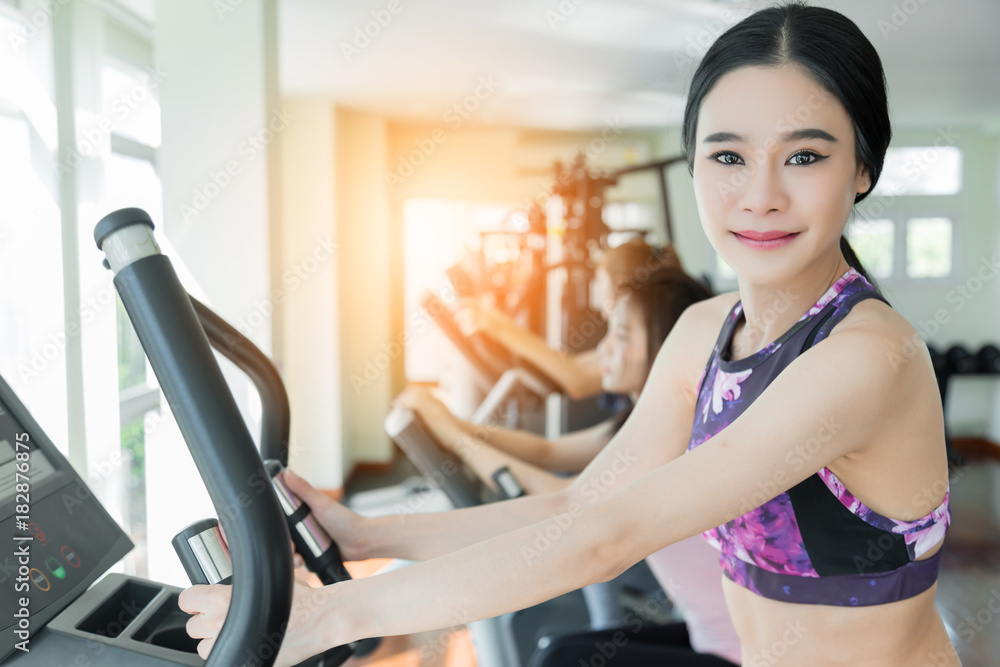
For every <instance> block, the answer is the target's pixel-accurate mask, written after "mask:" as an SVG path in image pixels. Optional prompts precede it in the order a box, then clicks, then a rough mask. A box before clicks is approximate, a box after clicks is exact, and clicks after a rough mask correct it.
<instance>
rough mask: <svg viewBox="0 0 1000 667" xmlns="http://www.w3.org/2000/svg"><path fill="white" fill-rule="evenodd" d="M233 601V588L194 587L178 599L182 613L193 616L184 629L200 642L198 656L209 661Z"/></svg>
mask: <svg viewBox="0 0 1000 667" xmlns="http://www.w3.org/2000/svg"><path fill="white" fill-rule="evenodd" d="M231 599H232V587H231V586H222V585H215V586H192V587H191V588H188V589H187V590H185V591H182V592H181V594H180V595H179V596H178V598H177V606H179V607H180V608H181V610H182V611H184V612H186V613H188V614H192V616H191V618H189V619H188V622H187V623H186V624H185V627H184V629H185V630H186V631H187V633H188V636H190V637H192V638H193V639H201V640H202V641H200V642H198V655H200V656H201V657H202V658H204V659H207V658H208V654H209V652H211V650H212V647H213V646H215V638H216V637H218V636H219V633H220V632H222V625H223V623H225V622H226V614H227V613H228V612H229V602H230V600H231Z"/></svg>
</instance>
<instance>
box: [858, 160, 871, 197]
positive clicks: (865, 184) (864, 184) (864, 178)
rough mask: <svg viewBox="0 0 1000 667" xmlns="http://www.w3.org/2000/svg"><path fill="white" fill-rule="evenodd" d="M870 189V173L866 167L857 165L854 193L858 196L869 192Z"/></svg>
mask: <svg viewBox="0 0 1000 667" xmlns="http://www.w3.org/2000/svg"><path fill="white" fill-rule="evenodd" d="M871 187H872V175H871V172H870V171H869V170H868V167H866V166H865V165H863V164H859V165H858V173H857V175H856V176H855V177H854V191H855V192H856V193H858V195H863V194H865V193H866V192H868V191H869V190H871Z"/></svg>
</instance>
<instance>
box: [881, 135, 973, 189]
mask: <svg viewBox="0 0 1000 667" xmlns="http://www.w3.org/2000/svg"><path fill="white" fill-rule="evenodd" d="M961 189H962V151H961V150H959V149H958V148H956V147H955V146H911V147H906V148H890V149H889V150H887V151H886V153H885V164H884V165H883V168H882V174H881V175H880V176H879V181H878V184H877V185H876V186H875V189H874V190H873V191H872V194H871V196H875V197H878V196H880V195H889V196H892V197H899V196H904V195H953V194H957V193H958V192H960V191H961Z"/></svg>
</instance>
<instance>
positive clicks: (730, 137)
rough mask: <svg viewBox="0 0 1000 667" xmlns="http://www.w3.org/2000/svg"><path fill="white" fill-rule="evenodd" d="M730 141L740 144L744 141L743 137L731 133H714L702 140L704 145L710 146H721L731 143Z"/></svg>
mask: <svg viewBox="0 0 1000 667" xmlns="http://www.w3.org/2000/svg"><path fill="white" fill-rule="evenodd" d="M732 141H735V142H741V141H745V139H744V138H743V137H741V136H740V135H738V134H735V133H733V132H715V133H713V134H710V135H708V136H707V137H705V139H704V143H706V144H712V143H718V144H722V143H726V142H732Z"/></svg>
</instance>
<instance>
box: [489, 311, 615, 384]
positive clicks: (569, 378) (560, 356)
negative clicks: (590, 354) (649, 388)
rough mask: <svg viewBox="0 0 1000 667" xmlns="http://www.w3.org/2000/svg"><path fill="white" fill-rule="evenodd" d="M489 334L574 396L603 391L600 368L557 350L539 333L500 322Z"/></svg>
mask: <svg viewBox="0 0 1000 667" xmlns="http://www.w3.org/2000/svg"><path fill="white" fill-rule="evenodd" d="M496 324H497V326H496V327H495V328H493V329H491V330H490V331H485V332H484V333H486V334H487V335H489V336H490V337H492V338H494V339H495V340H497V341H498V342H500V343H501V344H503V345H504V346H505V347H507V348H508V349H509V350H510V351H511V352H513V353H514V354H516V355H517V356H519V357H521V358H523V359H524V360H526V361H528V362H529V363H531V364H533V365H535V366H537V367H538V369H539V370H541V371H542V372H543V373H545V374H546V375H547V376H549V377H550V378H551V379H552V380H554V381H555V382H556V383H558V384H559V387H560V389H561V390H562V391H563V392H564V393H566V394H567V395H568V396H570V397H571V398H574V399H581V398H587V397H588V396H594V395H596V394H599V393H600V392H601V372H600V368H599V367H596V366H594V365H593V364H581V363H579V362H578V360H577V359H576V357H575V355H572V354H568V353H566V352H562V351H559V350H553V349H552V348H551V347H549V346H548V344H547V343H546V342H545V340H544V339H543V338H542V337H541V336H539V335H538V334H536V333H534V332H532V331H528V330H526V329H522V328H521V327H518V326H516V325H514V324H511V323H507V322H503V321H499V322H497V323H496Z"/></svg>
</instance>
